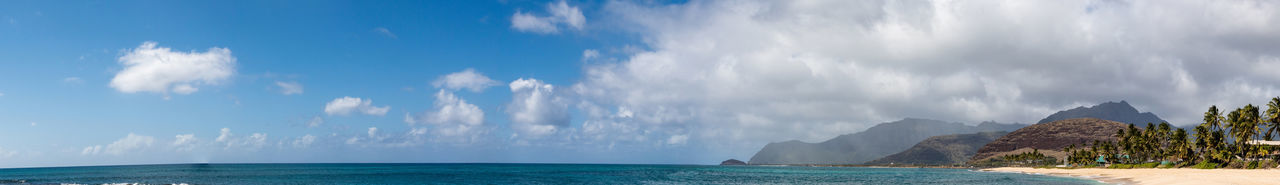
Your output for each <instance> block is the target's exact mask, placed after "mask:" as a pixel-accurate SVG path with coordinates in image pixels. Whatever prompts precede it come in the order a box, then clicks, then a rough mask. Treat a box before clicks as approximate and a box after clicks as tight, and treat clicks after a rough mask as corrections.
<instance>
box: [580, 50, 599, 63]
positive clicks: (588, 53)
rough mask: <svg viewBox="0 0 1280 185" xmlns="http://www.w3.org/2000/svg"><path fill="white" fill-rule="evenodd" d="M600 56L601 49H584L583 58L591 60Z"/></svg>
mask: <svg viewBox="0 0 1280 185" xmlns="http://www.w3.org/2000/svg"><path fill="white" fill-rule="evenodd" d="M599 57H600V51H596V50H594V49H588V50H582V60H584V61H585V60H591V59H595V58H599Z"/></svg>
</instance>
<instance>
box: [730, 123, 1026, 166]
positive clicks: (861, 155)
mask: <svg viewBox="0 0 1280 185" xmlns="http://www.w3.org/2000/svg"><path fill="white" fill-rule="evenodd" d="M1024 126H1026V125H1022V124H1000V123H994V122H987V123H982V124H979V125H977V126H969V125H964V124H961V123H948V122H943V121H937V120H927V119H914V118H907V119H903V120H900V121H894V122H888V123H881V124H879V125H876V126H873V127H871V128H868V129H867V130H866V131H863V132H858V133H854V134H846V135H841V136H838V137H836V138H833V139H831V140H827V141H823V142H820V143H805V142H800V141H787V142H780V143H769V144H768V145H765V147H764V148H762V149H760V151H759V152H756V154H755V155H754V156H752V157H751V160H750V161H749V162H748V163H750V164H753V165H754V164H862V163H863V162H866V161H870V160H873V159H877V158H881V157H884V156H887V155H889V154H893V153H896V152H900V151H903V150H906V149H907V148H909V147H911V146H912V145H914V144H916V143H918V142H920V141H922V140H924V139H926V138H929V137H932V136H938V135H950V134H962V133H975V132H988V131H1011V130H1014V129H1018V128H1021V127H1024Z"/></svg>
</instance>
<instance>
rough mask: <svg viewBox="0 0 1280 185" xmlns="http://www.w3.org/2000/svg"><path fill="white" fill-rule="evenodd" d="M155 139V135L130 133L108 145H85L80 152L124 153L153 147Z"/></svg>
mask: <svg viewBox="0 0 1280 185" xmlns="http://www.w3.org/2000/svg"><path fill="white" fill-rule="evenodd" d="M155 140H156V139H155V137H151V136H143V135H136V134H133V133H129V135H127V136H125V137H124V138H120V139H119V140H116V141H115V142H111V144H107V146H106V147H103V146H102V145H94V146H89V147H85V148H84V149H83V150H81V151H80V154H82V155H98V154H100V153H101V154H108V155H122V154H126V153H131V152H135V151H138V150H142V149H144V148H147V147H151V144H152V143H155Z"/></svg>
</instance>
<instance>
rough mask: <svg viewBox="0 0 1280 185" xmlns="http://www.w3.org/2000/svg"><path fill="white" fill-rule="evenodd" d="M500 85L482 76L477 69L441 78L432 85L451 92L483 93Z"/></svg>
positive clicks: (469, 69)
mask: <svg viewBox="0 0 1280 185" xmlns="http://www.w3.org/2000/svg"><path fill="white" fill-rule="evenodd" d="M498 84H499V83H498V81H494V80H493V79H489V77H487V76H484V74H480V73H479V72H476V70H475V69H471V68H467V69H465V70H462V71H459V72H456V73H449V74H448V75H444V76H441V77H440V78H437V79H436V80H435V81H432V82H431V85H432V86H435V87H436V88H445V89H451V90H459V89H467V90H470V91H471V92H481V91H484V89H486V88H489V87H492V86H497V85H498Z"/></svg>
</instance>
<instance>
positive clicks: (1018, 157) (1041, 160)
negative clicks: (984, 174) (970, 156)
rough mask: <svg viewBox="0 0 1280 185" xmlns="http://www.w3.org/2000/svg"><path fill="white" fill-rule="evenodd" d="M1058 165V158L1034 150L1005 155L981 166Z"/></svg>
mask: <svg viewBox="0 0 1280 185" xmlns="http://www.w3.org/2000/svg"><path fill="white" fill-rule="evenodd" d="M1057 163H1058V158H1055V157H1053V156H1048V155H1044V154H1043V153H1040V150H1034V149H1033V150H1032V151H1031V152H1023V153H1020V154H1013V155H1005V156H1002V157H999V158H995V159H991V160H989V161H986V163H984V164H980V166H1032V167H1046V166H1053V165H1055V164H1057Z"/></svg>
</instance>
